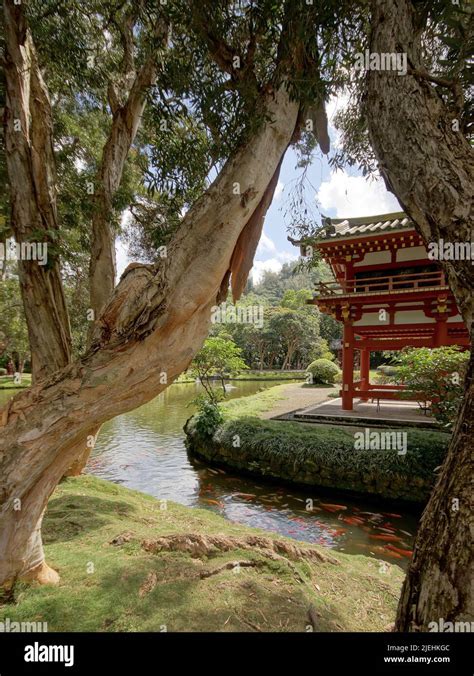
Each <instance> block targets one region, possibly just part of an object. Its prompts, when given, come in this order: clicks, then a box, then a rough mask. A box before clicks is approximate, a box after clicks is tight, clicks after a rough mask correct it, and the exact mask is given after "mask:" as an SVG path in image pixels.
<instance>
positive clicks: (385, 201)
mask: <svg viewBox="0 0 474 676" xmlns="http://www.w3.org/2000/svg"><path fill="white" fill-rule="evenodd" d="M316 199H317V200H318V202H319V203H320V205H321V207H322V209H323V210H324V209H335V210H336V217H337V218H346V217H347V218H350V217H352V218H356V217H357V216H376V215H378V214H384V213H390V212H393V211H403V209H402V208H401V207H400V205H399V203H398V200H397V198H396V197H395V196H394V195H392V193H389V192H388V191H387V190H386V188H385V184H384V182H383V180H382V178H380V177H379V178H377V179H374V180H371V179H369V180H366V179H365V178H364V177H363V176H349V175H348V174H347V173H346V171H335V172H333V173H332V174H331V176H330V178H329V180H328V181H324V182H323V183H321V186H320V188H319V190H318V192H317V194H316Z"/></svg>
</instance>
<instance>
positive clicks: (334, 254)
mask: <svg viewBox="0 0 474 676" xmlns="http://www.w3.org/2000/svg"><path fill="white" fill-rule="evenodd" d="M299 244H300V246H301V249H302V253H303V255H307V254H308V251H307V247H308V245H310V246H313V247H317V249H319V251H320V252H321V254H322V257H323V258H324V260H325V261H326V262H327V263H328V264H329V265H330V267H331V269H332V272H333V274H334V279H333V280H332V281H329V282H327V281H326V282H320V283H319V285H318V286H317V289H316V291H317V293H316V296H315V297H314V299H313V300H311V301H308V302H309V303H313V304H314V305H317V306H318V307H319V309H320V311H321V312H324V313H326V314H329V315H331V316H332V317H334V318H335V319H337V320H339V321H340V322H343V324H344V334H343V352H342V355H343V356H342V390H341V396H342V408H343V409H344V410H352V408H353V400H354V398H360V399H362V400H367V399H368V398H369V397H372V398H374V397H378V398H384V399H397V398H399V393H398V392H397V390H399V389H402V386H398V387H397V386H395V385H385V386H384V385H372V384H371V383H370V382H369V369H370V352H371V351H375V350H377V351H378V350H401V349H403V348H404V347H408V346H411V347H431V348H433V347H441V346H443V345H460V346H466V347H467V346H469V334H468V331H467V329H466V326H465V325H464V323H463V320H462V317H461V316H460V314H459V311H458V309H457V306H456V302H455V300H454V297H453V294H452V293H451V291H450V289H449V286H448V285H447V283H446V279H445V276H444V272H443V271H442V269H441V267H440V264H439V263H438V262H437V261H435V260H430V259H429V258H428V253H427V249H426V247H425V244H424V242H423V240H422V239H421V237H420V235H419V234H418V233H417V232H416V230H415V228H414V225H413V223H412V221H410V219H409V218H408V217H407V216H406V215H405V214H403V213H393V214H385V215H382V216H372V217H370V218H351V219H334V220H330V219H327V224H326V226H325V228H324V229H323V231H322V232H321V234H320V235H319V236H318V237H317V238H316V239H314V240H311V241H306V242H305V243H303V242H299ZM354 350H359V351H360V380H358V381H355V380H354V377H353V373H354Z"/></svg>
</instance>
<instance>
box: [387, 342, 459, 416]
mask: <svg viewBox="0 0 474 676" xmlns="http://www.w3.org/2000/svg"><path fill="white" fill-rule="evenodd" d="M394 360H395V362H396V363H397V364H398V368H397V370H396V371H395V373H394V374H393V375H392V377H393V378H394V379H395V381H396V382H397V383H399V384H403V385H405V387H406V391H405V392H404V396H409V397H410V398H411V397H416V398H418V399H419V400H420V401H421V400H422V401H431V406H432V412H433V416H434V417H435V418H436V420H438V421H439V422H440V423H442V424H444V425H447V426H451V425H452V424H453V421H454V419H455V417H456V412H457V410H458V407H459V404H460V403H461V400H462V396H463V384H464V377H465V375H466V369H467V364H468V361H469V352H467V351H463V350H461V349H460V348H459V347H457V346H449V347H437V348H435V349H433V350H432V349H430V348H428V347H420V348H407V349H405V350H403V351H402V352H401V353H400V354H399V355H398V356H397V357H395V358H394Z"/></svg>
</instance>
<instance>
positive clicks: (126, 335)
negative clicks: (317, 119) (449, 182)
mask: <svg viewBox="0 0 474 676" xmlns="http://www.w3.org/2000/svg"><path fill="white" fill-rule="evenodd" d="M267 110H268V114H269V115H270V116H271V117H272V119H273V122H272V123H268V122H266V123H265V124H264V126H263V127H262V128H261V129H260V130H259V131H258V132H256V133H255V134H254V136H253V137H252V138H251V139H250V141H249V142H248V143H247V144H246V145H245V146H244V147H242V148H241V149H240V150H239V151H238V152H236V154H235V155H234V157H232V158H231V159H230V160H229V161H228V162H227V163H226V165H225V167H224V168H223V170H222V171H221V173H220V175H219V176H218V177H217V179H216V180H215V182H214V183H213V185H212V186H211V188H210V189H209V190H208V191H207V192H206V193H205V194H204V195H203V197H202V198H201V199H200V200H199V201H198V202H197V203H196V204H195V205H194V206H193V207H192V208H191V209H190V210H189V212H188V213H187V215H186V217H185V218H184V219H183V222H182V224H181V226H180V228H179V230H178V232H177V233H176V236H175V237H174V238H173V241H172V242H171V244H170V246H169V249H168V257H167V259H163V261H162V262H161V263H159V264H158V265H157V266H143V265H132V266H129V268H128V269H127V270H126V271H125V273H124V275H123V276H122V279H121V281H120V283H119V284H118V286H117V287H116V288H115V290H114V292H113V295H112V298H111V300H110V301H109V303H108V304H107V306H106V308H105V309H104V312H103V313H102V316H101V318H100V320H99V322H98V325H97V326H96V328H95V333H94V337H93V341H92V345H91V348H90V350H89V352H88V354H87V355H86V356H85V357H84V358H83V359H82V360H80V361H77V362H76V363H74V364H72V365H70V366H68V367H66V368H64V369H62V370H61V371H59V372H57V373H55V374H54V375H53V376H52V377H50V378H49V379H47V380H44V381H42V382H39V383H38V384H36V385H35V386H33V387H32V388H31V389H30V390H28V391H26V392H24V393H21V394H19V395H17V396H16V397H14V398H13V399H12V400H11V401H10V402H9V404H8V405H7V406H6V407H5V408H4V409H3V410H2V411H0V413H1V414H2V415H1V417H2V419H1V421H0V426H1V427H0V429H1V442H0V502H1V505H2V508H1V512H0V584H3V585H7V584H10V583H11V582H12V581H14V580H15V579H16V578H18V577H24V576H32V577H35V578H36V579H40V580H41V581H48V577H49V575H50V570H48V568H47V567H46V566H45V563H44V555H43V549H42V544H41V520H42V514H43V511H44V508H45V505H46V503H47V500H48V498H49V496H50V494H51V492H52V491H53V490H54V488H55V486H56V484H57V482H58V481H59V479H60V478H61V476H62V475H63V474H64V471H65V470H66V469H67V467H68V466H70V464H71V462H72V461H73V460H74V459H75V458H76V457H77V454H78V444H79V443H80V441H81V440H82V439H84V438H86V437H87V435H89V434H91V433H93V430H94V429H96V428H97V426H99V425H100V424H102V423H103V422H105V421H106V420H109V419H110V418H113V417H115V416H117V415H120V414H121V413H124V412H126V411H129V410H131V409H134V408H136V407H137V406H140V405H141V404H144V403H145V402H147V401H149V400H150V399H152V398H153V397H155V396H156V395H157V394H159V393H160V392H161V391H162V390H164V389H165V388H166V386H167V384H169V383H171V382H172V381H173V379H174V378H175V377H176V376H178V375H179V374H180V373H181V372H182V371H184V370H185V369H186V367H187V366H188V365H189V363H190V361H191V360H192V358H193V356H194V355H195V354H196V352H197V351H198V350H199V348H200V346H201V344H202V342H203V341H204V338H205V337H206V335H207V332H208V328H209V325H210V319H211V308H212V306H213V305H214V304H215V301H216V297H217V295H218V293H219V291H220V292H222V290H223V289H222V281H223V279H224V277H225V276H226V274H227V272H228V270H229V266H230V264H231V260H232V256H233V253H234V249H235V246H236V244H237V241H238V240H239V236H240V234H241V232H242V231H243V230H244V228H245V227H246V225H247V224H248V223H249V222H251V221H252V215H253V214H254V213H255V211H256V210H257V209H258V207H259V205H260V204H261V202H262V201H263V200H266V199H268V198H267V194H268V186H269V184H270V183H271V182H272V179H274V175H275V171H276V170H277V167H278V166H279V163H280V161H281V158H282V156H283V155H284V153H285V151H286V148H287V146H288V144H289V143H290V141H291V139H292V137H293V132H294V130H295V125H296V121H297V117H298V105H297V103H295V102H292V101H290V99H289V97H288V95H287V93H286V92H285V91H283V90H281V91H279V92H278V93H276V94H275V95H273V96H272V95H268V98H267ZM236 183H239V184H240V186H241V190H240V194H236V191H235V184H236ZM244 258H245V257H244ZM18 507H20V508H18Z"/></svg>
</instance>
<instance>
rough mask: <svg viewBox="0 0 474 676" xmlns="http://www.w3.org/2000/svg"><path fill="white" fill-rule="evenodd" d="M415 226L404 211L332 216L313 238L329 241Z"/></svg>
mask: <svg viewBox="0 0 474 676" xmlns="http://www.w3.org/2000/svg"><path fill="white" fill-rule="evenodd" d="M414 228H415V225H414V223H413V221H412V220H411V219H410V218H409V217H408V216H407V215H406V214H405V213H404V212H403V211H398V212H394V213H391V214H380V215H379V216H360V217H359V218H331V221H330V224H328V225H324V227H323V228H322V229H321V231H320V232H318V233H317V234H316V235H315V236H314V237H312V238H311V239H313V240H314V241H317V242H324V241H326V242H327V241H332V240H335V239H346V238H347V237H360V236H361V235H372V234H378V233H379V232H384V233H385V232H387V233H388V232H390V233H392V232H398V231H402V230H413V229H414Z"/></svg>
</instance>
